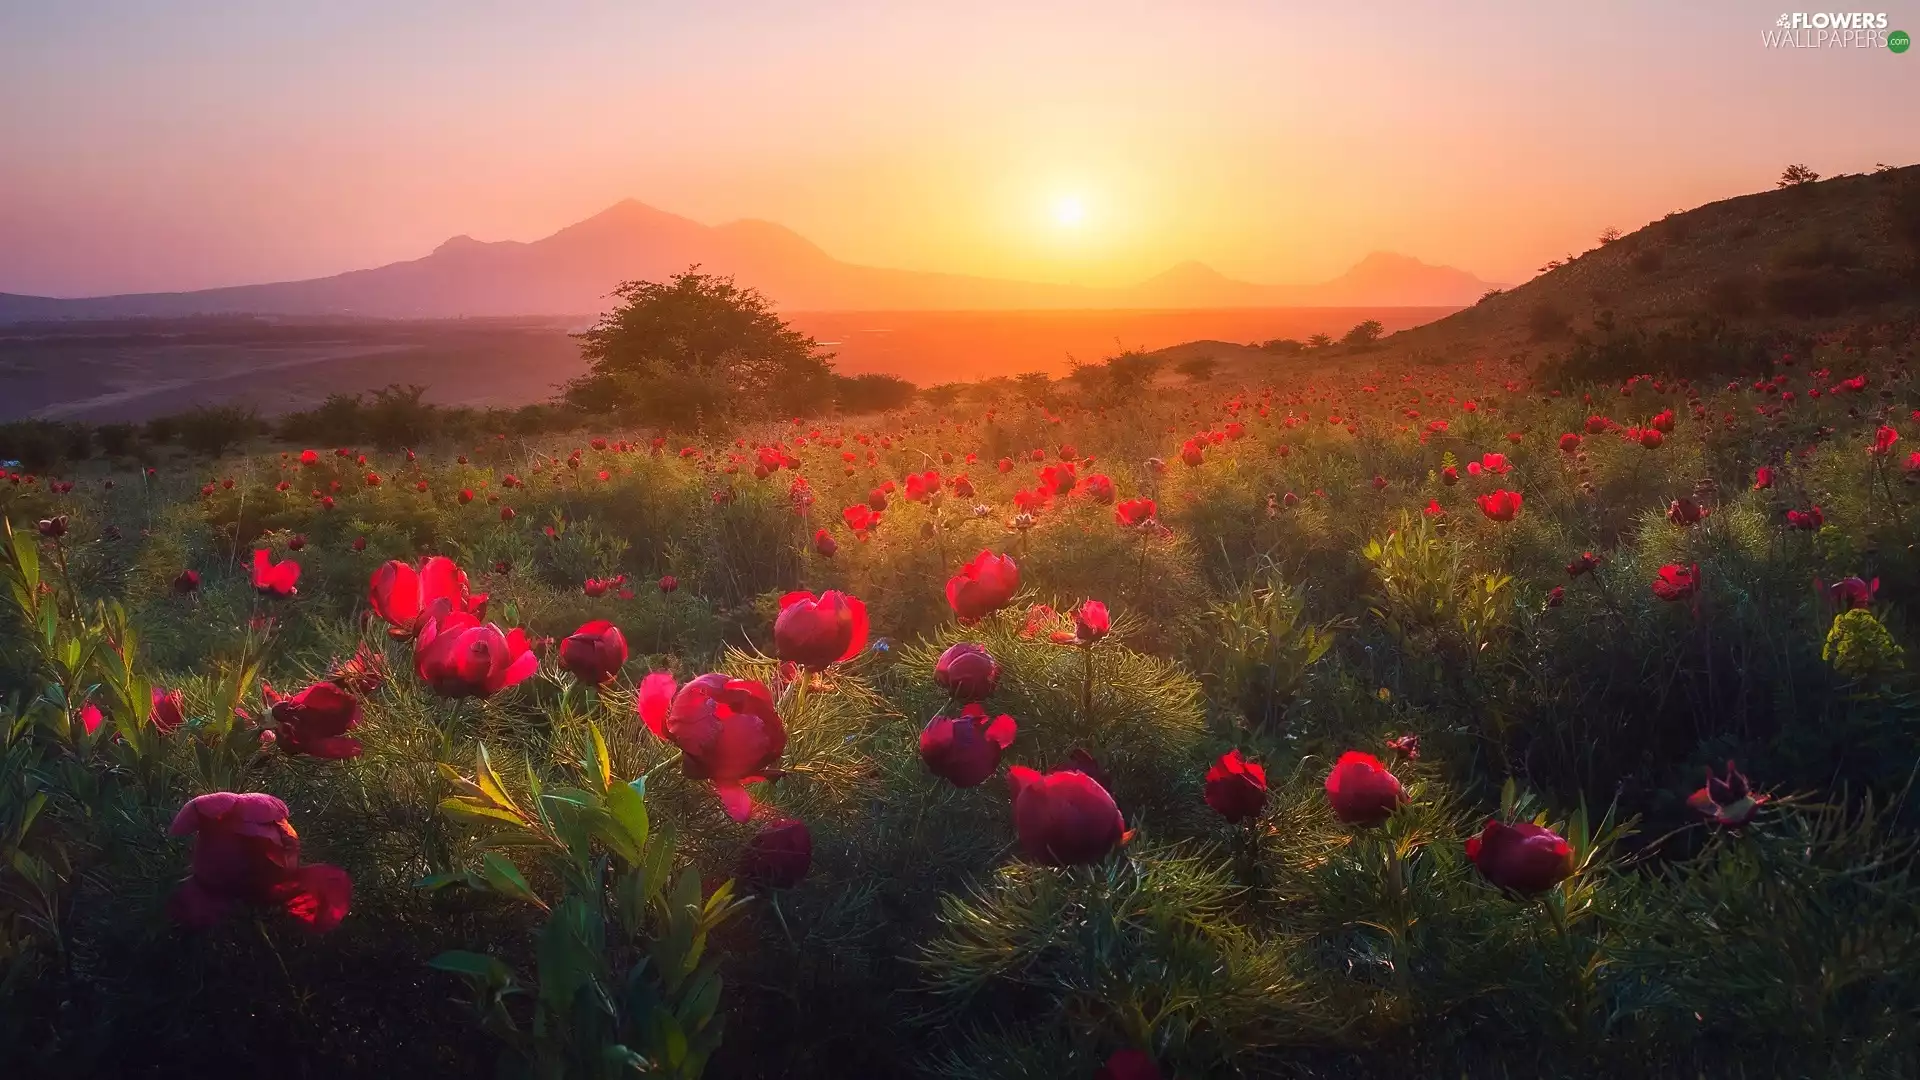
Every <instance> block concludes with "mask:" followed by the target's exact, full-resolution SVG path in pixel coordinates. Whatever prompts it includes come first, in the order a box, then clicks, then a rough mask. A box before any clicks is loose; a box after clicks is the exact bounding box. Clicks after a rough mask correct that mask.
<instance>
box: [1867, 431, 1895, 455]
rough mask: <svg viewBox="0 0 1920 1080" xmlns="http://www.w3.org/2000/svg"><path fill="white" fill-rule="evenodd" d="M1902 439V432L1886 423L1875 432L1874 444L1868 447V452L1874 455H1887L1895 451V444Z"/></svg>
mask: <svg viewBox="0 0 1920 1080" xmlns="http://www.w3.org/2000/svg"><path fill="white" fill-rule="evenodd" d="M1899 441H1900V433H1899V432H1898V431H1895V430H1894V429H1893V428H1891V427H1888V426H1887V425H1886V424H1881V425H1880V427H1879V430H1877V431H1875V432H1874V433H1873V445H1872V446H1869V447H1867V453H1869V454H1871V455H1873V456H1874V457H1886V456H1887V455H1888V454H1891V453H1893V444H1894V443H1897V442H1899Z"/></svg>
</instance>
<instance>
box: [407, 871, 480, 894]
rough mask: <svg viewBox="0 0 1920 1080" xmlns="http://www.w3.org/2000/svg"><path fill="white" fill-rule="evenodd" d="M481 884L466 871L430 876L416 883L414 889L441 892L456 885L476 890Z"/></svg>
mask: <svg viewBox="0 0 1920 1080" xmlns="http://www.w3.org/2000/svg"><path fill="white" fill-rule="evenodd" d="M479 884H480V882H479V881H477V880H476V879H475V878H474V876H473V875H472V874H469V873H467V872H466V871H464V870H458V871H454V872H452V873H446V874H428V875H427V876H426V877H423V878H421V879H420V880H419V881H416V882H414V883H413V887H414V888H416V889H425V890H426V891H427V892H439V891H440V890H441V889H445V888H448V887H450V886H454V885H465V886H467V887H468V888H475V887H478V886H479Z"/></svg>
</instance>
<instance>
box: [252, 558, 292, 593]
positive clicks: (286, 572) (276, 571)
mask: <svg viewBox="0 0 1920 1080" xmlns="http://www.w3.org/2000/svg"><path fill="white" fill-rule="evenodd" d="M299 580H300V564H299V563H297V562H294V561H293V560H292V559H288V560H287V561H285V562H280V563H276V562H274V561H273V560H272V557H271V556H269V555H268V554H267V550H266V549H265V548H255V549H254V552H253V587H254V590H255V591H256V592H259V593H260V594H261V595H263V596H279V597H287V596H292V595H293V594H294V593H295V592H297V591H299V590H298V589H296V588H295V585H296V583H298V582H299Z"/></svg>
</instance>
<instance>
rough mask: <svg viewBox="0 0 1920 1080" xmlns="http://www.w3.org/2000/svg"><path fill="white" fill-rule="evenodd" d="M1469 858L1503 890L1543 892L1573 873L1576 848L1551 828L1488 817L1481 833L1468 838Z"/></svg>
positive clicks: (1525, 893) (1526, 893)
mask: <svg viewBox="0 0 1920 1080" xmlns="http://www.w3.org/2000/svg"><path fill="white" fill-rule="evenodd" d="M1467 858H1468V859H1469V860H1470V861H1472V863H1473V865H1474V866H1476V867H1478V868H1479V870H1480V873H1481V875H1482V876H1484V877H1485V878H1486V879H1487V880H1488V881H1490V882H1492V883H1493V884H1495V885H1497V886H1499V887H1500V888H1502V889H1509V890H1512V891H1513V892H1517V893H1521V894H1524V895H1532V894H1535V893H1543V892H1546V891H1547V890H1548V889H1551V888H1553V887H1554V886H1555V885H1558V884H1560V882H1562V881H1564V880H1566V879H1567V878H1568V877H1570V876H1571V875H1572V874H1573V848H1572V847H1571V846H1569V845H1568V844H1567V841H1566V840H1565V838H1563V837H1562V836H1560V834H1559V833H1556V832H1554V831H1553V830H1552V829H1548V828H1544V827H1542V826H1539V825H1534V824H1532V823H1530V822H1520V823H1519V824H1516V825H1507V824H1504V823H1503V822H1500V821H1498V820H1493V819H1489V820H1488V821H1487V827H1486V828H1485V829H1483V830H1481V832H1480V835H1479V836H1470V837H1468V838H1467Z"/></svg>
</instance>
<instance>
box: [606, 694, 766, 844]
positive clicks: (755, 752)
mask: <svg viewBox="0 0 1920 1080" xmlns="http://www.w3.org/2000/svg"><path fill="white" fill-rule="evenodd" d="M637 705H638V710H639V713H640V719H641V720H643V721H644V722H645V723H646V725H647V729H648V730H649V731H652V732H653V733H654V734H655V735H657V736H659V737H660V738H663V739H666V740H667V741H669V742H671V743H673V744H674V745H675V746H678V747H679V748H680V753H681V762H680V768H681V771H682V772H684V773H685V774H686V775H687V776H688V777H689V778H691V779H694V780H708V781H711V782H712V783H713V790H714V793H715V794H716V795H718V796H719V797H720V804H721V806H722V807H723V808H725V810H726V812H727V816H728V817H731V818H732V819H733V820H735V821H745V820H747V818H748V816H749V815H750V814H752V812H753V800H752V798H751V797H750V796H748V794H747V791H746V788H745V787H744V786H743V785H746V784H751V783H758V782H760V781H763V780H771V779H774V778H775V777H777V776H778V775H779V772H778V770H777V769H776V768H775V766H777V765H778V764H779V762H780V755H781V754H782V753H784V752H785V751H786V748H787V729H786V726H785V725H784V724H782V723H781V721H780V714H779V712H777V711H776V710H775V709H774V705H773V694H772V692H771V691H769V690H768V689H767V687H766V684H765V683H762V682H758V681H756V680H753V679H735V678H732V677H730V676H727V675H723V674H721V673H719V672H710V673H708V674H706V675H702V676H700V677H699V678H696V679H694V680H693V681H691V682H689V683H687V684H686V685H685V686H683V687H680V688H679V689H678V690H677V691H676V690H675V688H674V683H673V676H671V675H668V674H666V673H664V672H655V673H654V674H652V675H649V676H647V677H646V678H645V679H644V680H642V681H641V683H640V694H639V700H638V702H637Z"/></svg>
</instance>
